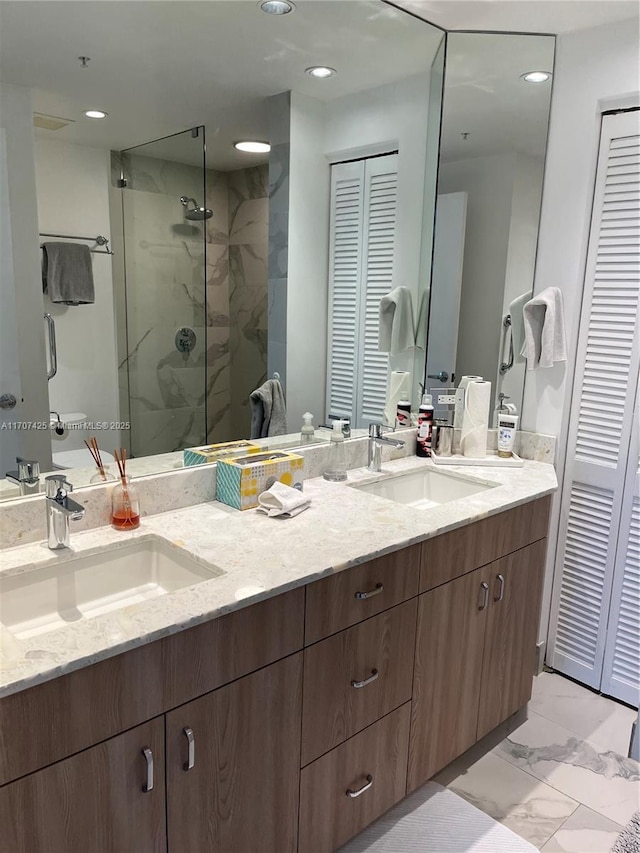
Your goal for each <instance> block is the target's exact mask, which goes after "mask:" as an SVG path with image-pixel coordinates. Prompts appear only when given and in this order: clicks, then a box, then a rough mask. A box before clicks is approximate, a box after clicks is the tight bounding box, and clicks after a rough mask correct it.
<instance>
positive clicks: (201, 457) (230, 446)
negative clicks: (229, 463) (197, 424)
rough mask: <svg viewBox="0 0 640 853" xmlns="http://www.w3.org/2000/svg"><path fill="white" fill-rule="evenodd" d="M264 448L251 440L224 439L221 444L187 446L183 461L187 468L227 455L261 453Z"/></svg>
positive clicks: (215, 460) (216, 460)
mask: <svg viewBox="0 0 640 853" xmlns="http://www.w3.org/2000/svg"><path fill="white" fill-rule="evenodd" d="M260 450H262V448H261V447H259V446H258V445H257V444H251V442H250V441H244V440H243V441H224V442H221V443H220V444H204V445H202V447H187V448H185V449H184V450H183V451H182V461H183V463H184V466H185V468H188V467H189V466H191V465H205V464H206V463H207V462H218V461H219V460H220V459H224V458H225V456H227V457H228V456H233V455H238V454H243V455H244V454H246V453H259V452H260Z"/></svg>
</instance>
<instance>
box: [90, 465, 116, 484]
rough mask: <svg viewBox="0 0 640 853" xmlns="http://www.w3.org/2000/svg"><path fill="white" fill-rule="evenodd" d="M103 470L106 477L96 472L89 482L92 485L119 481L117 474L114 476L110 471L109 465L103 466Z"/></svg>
mask: <svg viewBox="0 0 640 853" xmlns="http://www.w3.org/2000/svg"><path fill="white" fill-rule="evenodd" d="M102 470H103V471H104V476H103V475H102V474H101V473H100V471H96V473H95V474H94V475H93V477H92V478H91V479H90V480H89V483H90V485H92V486H93V485H95V484H96V483H115V481H116V480H117V479H118V478H117V477H116V475H115V474H113V473H112V472H111V471H110V470H109V466H108V465H103V466H102Z"/></svg>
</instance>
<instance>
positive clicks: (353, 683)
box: [351, 669, 380, 689]
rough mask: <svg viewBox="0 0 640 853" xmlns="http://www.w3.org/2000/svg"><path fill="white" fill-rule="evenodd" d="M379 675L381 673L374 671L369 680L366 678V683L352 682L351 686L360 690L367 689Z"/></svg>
mask: <svg viewBox="0 0 640 853" xmlns="http://www.w3.org/2000/svg"><path fill="white" fill-rule="evenodd" d="M379 675H380V673H379V672H378V670H377V669H372V670H371V675H370V676H369V678H365V680H364V681H352V682H351V686H352V687H355V688H356V689H358V688H360V687H366V686H367V684H371V682H372V681H375V680H376V678H377V677H378V676H379Z"/></svg>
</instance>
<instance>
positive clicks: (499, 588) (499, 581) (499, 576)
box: [493, 575, 504, 601]
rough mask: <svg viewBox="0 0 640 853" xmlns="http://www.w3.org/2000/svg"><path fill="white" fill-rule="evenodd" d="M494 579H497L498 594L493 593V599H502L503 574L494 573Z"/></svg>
mask: <svg viewBox="0 0 640 853" xmlns="http://www.w3.org/2000/svg"><path fill="white" fill-rule="evenodd" d="M496 580H497V581H498V584H499V586H498V594H497V595H494V597H493V600H494V601H502V599H503V598H504V575H496Z"/></svg>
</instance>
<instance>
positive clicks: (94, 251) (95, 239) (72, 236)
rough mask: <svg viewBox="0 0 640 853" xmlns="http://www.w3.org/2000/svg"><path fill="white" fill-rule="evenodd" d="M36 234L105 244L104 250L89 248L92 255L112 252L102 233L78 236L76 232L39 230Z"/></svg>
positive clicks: (100, 244) (110, 253)
mask: <svg viewBox="0 0 640 853" xmlns="http://www.w3.org/2000/svg"><path fill="white" fill-rule="evenodd" d="M38 236H39V237H61V238H62V239H63V240H88V241H89V242H90V243H97V245H98V246H105V249H104V250H101V249H89V251H90V252H91V254H92V255H113V252H112V251H111V249H110V248H109V238H108V237H105V236H104V235H103V234H98V236H97V237H79V236H78V235H77V234H49V233H48V232H45V231H41V232H40V234H39V235H38ZM40 248H42V246H40Z"/></svg>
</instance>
